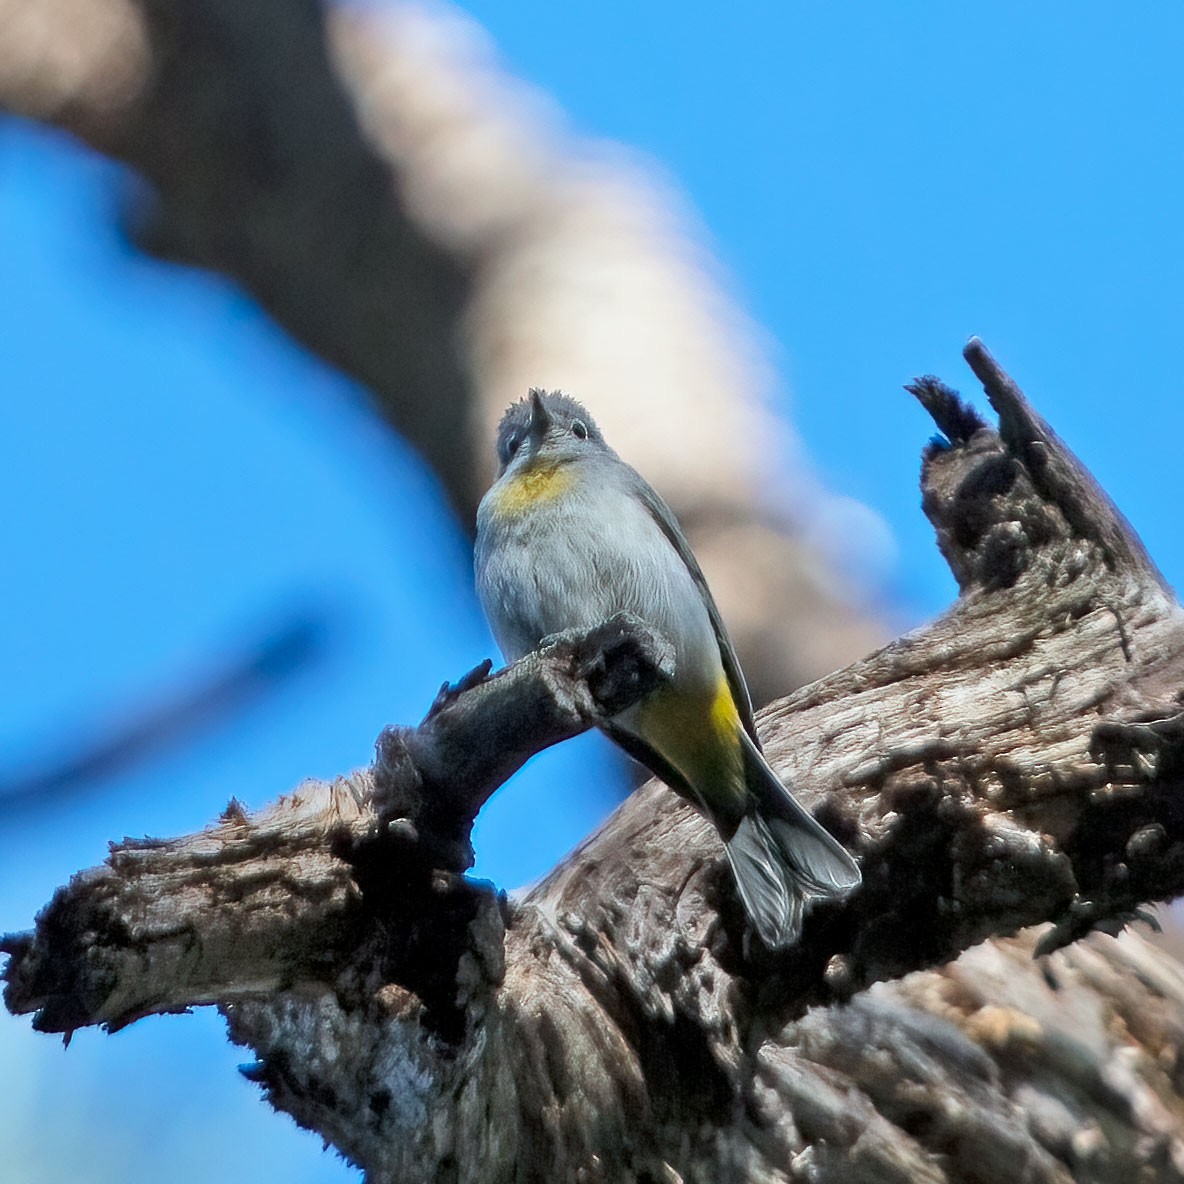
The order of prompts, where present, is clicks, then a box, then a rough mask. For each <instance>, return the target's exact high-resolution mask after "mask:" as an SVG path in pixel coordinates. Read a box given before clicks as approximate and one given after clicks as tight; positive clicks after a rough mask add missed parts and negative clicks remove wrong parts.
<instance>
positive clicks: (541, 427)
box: [530, 390, 551, 440]
mask: <svg viewBox="0 0 1184 1184" xmlns="http://www.w3.org/2000/svg"><path fill="white" fill-rule="evenodd" d="M550 426H551V413H550V412H549V411H548V410H547V408H546V407H545V406H543V396H542V392H541V391H537V390H532V391H531V392H530V434H531V435H532V436H533V437H534V438H535V439H536V440H541V439H542V438H543V437H544V436H545V435H546V434H547V429H548V428H549V427H550Z"/></svg>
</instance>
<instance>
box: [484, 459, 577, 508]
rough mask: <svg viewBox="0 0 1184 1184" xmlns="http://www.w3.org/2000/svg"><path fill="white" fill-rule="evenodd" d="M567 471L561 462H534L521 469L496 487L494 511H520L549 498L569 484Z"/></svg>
mask: <svg viewBox="0 0 1184 1184" xmlns="http://www.w3.org/2000/svg"><path fill="white" fill-rule="evenodd" d="M571 482H572V478H571V474H570V473H569V472H567V471H566V469H565V467H564V466H562V465H555V464H541V465H539V464H535V465H530V466H528V467H527V468H524V469H521V470H520V471H519V472H518V473H516V474H515V475H514V477H513V478H512V479H511V480H509V481H507V482H505V484H503V485H502V486H501V488H500V489H499V490H498V494H497V506H496V508H497V512H498V513H499V514H521V513H523V512H524V511H525V510H529V509H531V508H532V507H534V506H536V505H538V504H539V502H546V501H550V500H551V499H552V498H556V497H558V496H559V495H560V494H561V493H563V492H564V491H565V490H567V489H569V488H570V487H571Z"/></svg>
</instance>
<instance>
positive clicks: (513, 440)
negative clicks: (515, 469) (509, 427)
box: [506, 432, 523, 456]
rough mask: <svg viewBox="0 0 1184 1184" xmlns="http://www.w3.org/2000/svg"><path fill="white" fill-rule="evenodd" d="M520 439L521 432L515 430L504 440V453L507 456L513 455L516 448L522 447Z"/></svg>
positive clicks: (521, 437)
mask: <svg viewBox="0 0 1184 1184" xmlns="http://www.w3.org/2000/svg"><path fill="white" fill-rule="evenodd" d="M522 439H523V436H522V433H521V432H515V433H514V434H513V435H512V436H511V437H510V438H509V439H508V440H507V441H506V455H507V456H513V455H514V453H515V452H517V451H518V449H519V448H521V447H522Z"/></svg>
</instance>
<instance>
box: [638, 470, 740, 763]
mask: <svg viewBox="0 0 1184 1184" xmlns="http://www.w3.org/2000/svg"><path fill="white" fill-rule="evenodd" d="M635 475H636V474H635ZM637 492H638V495H639V496H640V497H641V500H642V502H643V503H644V505H645V508H646V509H647V510H648V511H649V512H650V516H651V517H652V518H653V520H654V521H655V522H656V523H657V524H658V526H659V527H661V529H662V533H663V534H664V535H665V536H666V537H667V538H668V539H669V540H670V545H671V546H672V547H673V548H674V549H675V551H677V552H678V556H679V558H680V559H681V560H682V561H683V563H684V564H686V568H687V571H689V572H690V573H691V579H693V580H694V581H695V586H696V587H697V588H698V589H699V595H700V596H702V598H703V604H704V605H705V606H706V608H707V615H708V616H709V617H710V618H711V627H712V629H714V630H715V640H716V641H717V642H718V643H719V656H720V658H721V659H722V660H723V664H724V674H725V675H726V676H727V679H728V686H729V687H730V688H731V691H732V698H733V699H734V700H735V703H736V710H737V711H738V712H739V714H740V722H741V723H743V725H744V730H745V731H746V732H747V733H748V734H749V736H751V737H752V740H753V742H754V743H755V744H756V746H757V748H758V749H759V748H760V741H759V740H758V739H757V735H756V724H755V722H754V721H753V718H752V699H751V698H750V697H749V694H748V686H747V684H746V683H745V682H744V674H743V673H742V672H741V670H740V663H739V661H738V660H737V658H736V651H735V650H734V649H733V648H732V641H731V638H729V637H728V631H727V630H726V629H725V628H724V622H723V618H722V617H721V616H720V615H719V609H718V608H716V607H715V601H714V600H713V599H712V597H711V590H710V589H709V588H708V587H707V581H706V580H705V579H704V578H703V572H702V570H701V569H700V567H699V562H698V560H696V558H695V556H694V555H693V554H691V549H690V547H688V546H687V541H686V539H685V538H683V534H682V531H681V530H680V529H679V526H678V523H677V522H676V521H675V518H674V514H673V513H671V510H670V507H669V506H668V505H667V504H666V503H665V502H664V501H663V500H662V499H661V497H660V496H659V495H658V493H657V491H656V490H654V489H653V488H651V486H650V485H649V484H648V483H647V482H646V481H645V480H644V478H642V477H641V476H637Z"/></svg>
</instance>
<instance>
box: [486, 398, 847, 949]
mask: <svg viewBox="0 0 1184 1184" xmlns="http://www.w3.org/2000/svg"><path fill="white" fill-rule="evenodd" d="M497 455H498V460H499V462H500V469H499V473H498V477H497V479H496V480H495V481H494V483H493V485H492V486H491V487H490V489H489V491H488V492H487V493H486V495H485V497H484V498H482V500H481V505H480V507H479V508H478V510H477V542H476V552H475V568H476V581H477V592H478V596H479V597H480V600H481V605H482V607H483V609H484V610H485V615H486V617H487V618H488V620H489V624H490V627H491V629H492V630H493V635H494V638H495V639H496V641H497V643H498V645H499V647H500V648H501V650H502V653H503V654H504V655H505V657H506V660H507V661H510V662H513V661H515V660H516V659H518V658H520V657H522V656H523V655H524V654H527V653H529V652H530V651H531V650H533V649H535V648H536V647H537V646H538V645H539V643H540V642H541V641H542V640H543V639H544V638H546V637H548V636H550V635H553V634H557V633H561V632H563V631H566V630H571V629H584V628H591V627H593V626H595V625H598V624H600V623H601V622H603V621H606V620H607V619H608V618H610V617H612V616H613V615H614V614H616V613H618V612H630V613H634V614H635V615H637V616H638V617H640V618H641V619H642V620H644V621H646V622H648V623H649V624H650V625H651V626H653V627H654V628H655V629H656V630H658V631H659V632H660V633H662V634H663V635H664V636H665V637H666V638H667V639H668V640H669V642H670V643H671V645H672V646H673V649H674V669H673V674H672V676H671V678H670V679H669V681H668V682H667V683H665V684H664V685H663V686H661V687H659V688H658V689H657V690H655V691H653V692H651V693H650V694H649V695H647V696H645V697H644V698H643V699H642V700H641V701H640V702H638V703H636V704H634V705H633V706H632V707H629V708H627V709H626V710H625V711H622V712H621V713H620V714H619V715H615V716H613V717H612V719H610V720H608V721H607V722H606V723H605V724H604V725H603V730H604V731H605V732H607V733H608V735H609V736H611V737H612V739H613V740H615V741H616V742H617V743H618V744H620V746H621V747H622V748H623V749H624V750H625V751H626V752H627V753H629V754H630V755H632V756H633V757H635V758H637V759H638V760H640V761H641V762H642V763H643V764H645V765H646V766H647V767H648V768H649V769H650V770H652V771H653V772H654V773H655V774H657V776H659V777H660V778H661V779H662V780H663V781H665V782H666V783H667V784H668V785H669V786H670V787H671V788H672V789H674V790H675V791H677V792H679V793H681V794H682V795H683V796H684V797H685V798H687V799H688V800H689V801H691V802H692V803H693V804H694V805H696V806H697V807H698V808H699V809H700V810H701V811H702V812H703V813H704V814H705V815H706V816H707V817H708V818H709V819H710V820H711V822H712V823H713V824H714V825H715V827H716V829H717V830H718V832H719V834H720V837H721V838H722V840H723V843H724V848H725V850H726V852H727V856H728V859H729V861H730V863H731V867H732V872H733V875H734V877H735V881H736V887H737V889H738V891H739V896H740V899H741V901H742V903H743V905H744V908H745V910H746V912H747V915H748V917H749V918H750V919H751V922H752V926H753V928H754V929H755V930H756V932H757V934H758V935H759V936H760V938H761V940H762V941H763V942H764V943H765V945H766V946H768V947H770V948H771V949H780V948H783V947H785V946H788V945H791V944H792V943H793V942H794V941H796V939H797V937H798V935H799V934H800V932H801V927H802V919H803V916H804V914H805V911H806V909H807V907H808V906H809V904H810V903H811V902H812V901H814V900H820V899H829V898H836V897H842V896H845V895H846V894H847V893H849V892H851V891H852V890H853V889H855V888H856V887H857V886H858V885H859V882H860V873H859V866H858V864H856V862H855V860H854V859H852V857H851V856H850V855H849V854H848V853H847V851H845V850H844V849H843V847H842V846H840V845H839V843H838V842H837V841H836V840H835V839H834V838H833V837H832V836H831V835H830V834H829V833H828V832H827V831H826V830H825V829H824V828H823V827H822V826H821V825H820V824H819V823H818V822H817V821H816V820H815V819H814V818H813V817H812V816H811V815H810V814H809V813H807V812H806V810H805V809H803V807H802V806H801V805H800V804H799V803H798V802H797V801H796V799H795V798H794V797H793V795H792V794H791V793H790V792H789V790H788V789H786V787H785V786H784V785H783V784H782V783H781V781H780V780H779V779H778V777H777V775H776V773H774V772H773V770H772V769H771V768H770V767H769V765H768V763H767V762H766V761H765V758H764V757H763V755H762V754H761V747H760V742H759V740H758V739H757V734H756V727H755V725H754V723H753V717H752V703H751V700H750V698H749V695H748V689H747V687H746V686H745V683H744V676H743V674H742V673H741V671H740V665H739V663H738V662H737V660H736V652H735V650H734V649H733V648H732V643H731V642H730V641H729V639H728V635H727V631H726V630H725V629H724V624H723V621H722V619H721V618H720V614H719V610H718V609H717V608H716V606H715V602H714V601H713V600H712V598H711V593H710V592H709V591H708V588H707V583H706V581H705V580H704V578H703V573H702V571H700V569H699V565H698V563H697V562H696V561H695V557H694V555H692V554H691V549H690V547H689V546H688V545H687V541H686V539H685V538H684V537H683V533H682V531H681V530H680V529H679V526H678V523H677V522H676V521H675V519H674V515H673V514H672V513H671V512H670V509H669V508H668V507H667V505H666V503H665V502H664V501H663V500H662V499H661V498H660V497H659V496H658V494H657V493H655V492H654V490H653V489H652V488H651V487H650V486H649V485H648V484H647V483H646V482H645V480H643V478H642V477H641V476H640V475H639V474H638V473H637V472H636V470H634V469H633V468H631V467H630V466H629V465H628V464H626V463H625V462H624V461H623V460H621V459H620V458H619V457H618V456H617V454H616V453H615V452H614V451H613V450H612V449H611V448H610V447H609V446H608V445H607V444H606V443H605V441H604V437H603V436H602V435H601V433H600V430H599V429H598V428H597V426H596V424H595V423H594V422H593V420H592V417H591V416H590V415H589V414H588V412H587V411H586V410H585V409H584V408H583V407H582V406H581V405H580V404H579V403H578V402H576V400H575V399H572V398H570V397H568V396H567V395H564V394H561V393H559V392H555V393H545V392H543V391H539V390H532V391H531V392H530V394H529V396H528V397H527V398H526V399H523V400H521V401H519V402H517V403H515V404H513V405H512V406H511V407H510V408H509V410H507V411H506V413H505V415H504V417H503V418H502V421H501V424H500V426H499V428H498V434H497Z"/></svg>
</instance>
